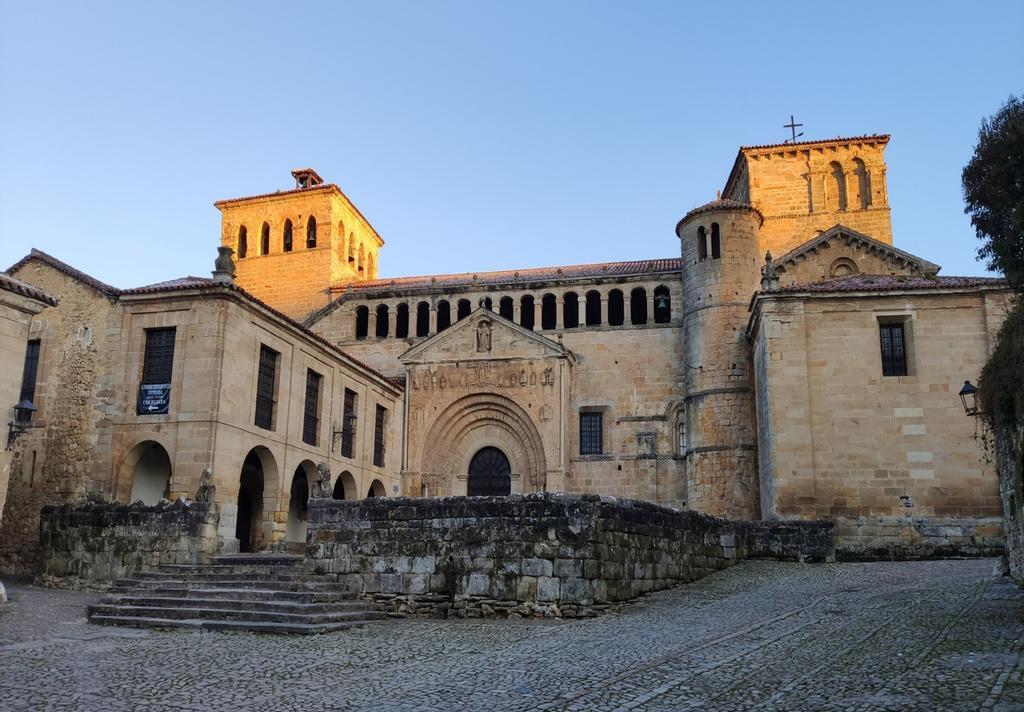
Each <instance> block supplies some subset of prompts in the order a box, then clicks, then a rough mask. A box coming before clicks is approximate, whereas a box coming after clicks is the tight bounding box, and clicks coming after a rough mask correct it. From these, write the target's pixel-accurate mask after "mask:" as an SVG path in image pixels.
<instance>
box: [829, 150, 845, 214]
mask: <svg viewBox="0 0 1024 712" xmlns="http://www.w3.org/2000/svg"><path fill="white" fill-rule="evenodd" d="M828 167H829V168H830V169H831V170H832V180H833V181H834V182H835V191H836V205H837V207H838V208H839V209H840V210H846V205H847V203H846V175H845V174H844V173H843V167H842V166H841V165H839V163H838V162H837V161H832V162H831V163H829V164H828Z"/></svg>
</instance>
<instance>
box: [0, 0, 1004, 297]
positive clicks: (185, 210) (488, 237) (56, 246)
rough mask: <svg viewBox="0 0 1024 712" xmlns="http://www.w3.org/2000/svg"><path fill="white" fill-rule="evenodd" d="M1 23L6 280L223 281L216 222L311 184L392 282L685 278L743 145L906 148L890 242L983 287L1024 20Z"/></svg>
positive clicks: (248, 8) (287, 14) (898, 170)
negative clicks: (546, 274) (356, 224)
mask: <svg viewBox="0 0 1024 712" xmlns="http://www.w3.org/2000/svg"><path fill="white" fill-rule="evenodd" d="M285 8H286V4H284V3H279V2H275V3H234V4H228V3H221V2H203V3H185V2H181V3H161V4H157V3H131V4H128V3H126V4H124V5H112V4H108V3H95V2H88V3H85V2H83V3H73V4H72V3H66V4H64V6H61V7H57V6H51V5H49V4H47V3H42V2H38V3H35V2H33V3H29V2H18V3H11V2H8V1H7V0H0V107H2V108H0V269H2V268H6V267H7V266H9V265H10V264H11V263H13V262H14V261H15V260H17V259H18V258H20V257H21V256H22V255H23V254H25V253H26V252H28V249H29V248H30V247H38V248H40V249H43V250H46V251H48V252H50V253H52V254H54V255H55V256H57V257H60V258H62V259H64V260H66V261H68V262H71V263H72V264H74V265H76V266H78V267H79V268H81V269H84V270H85V271H87V272H89V273H91V274H93V275H95V276H96V277H98V278H100V279H103V280H105V281H108V282H110V283H112V284H114V285H116V286H120V287H131V286H138V285H141V284H146V283H149V282H154V281H158V280H162V279H168V278H172V277H176V276H180V275H183V274H199V275H205V274H208V273H209V270H210V269H212V264H213V258H214V257H215V246H216V244H217V242H218V239H219V225H220V214H219V213H218V212H217V210H216V209H215V208H214V207H213V202H214V200H216V199H219V198H227V197H235V196H240V195H246V194H251V193H259V192H265V191H269V190H276V189H279V188H287V187H289V186H290V185H292V179H291V177H290V176H289V173H288V172H289V170H290V169H291V168H294V167H298V166H306V165H310V166H313V167H315V168H316V169H317V170H318V171H319V172H320V173H321V174H322V175H323V176H324V177H325V178H326V179H327V180H329V181H333V182H336V183H338V184H339V185H340V186H341V187H342V189H343V190H344V191H345V192H346V193H347V194H348V195H349V197H350V198H351V199H352V200H353V201H354V202H355V203H356V204H357V205H358V206H359V207H360V209H361V210H362V211H363V213H364V214H365V215H366V216H367V217H368V218H369V219H370V221H371V222H372V223H373V224H374V226H375V227H376V228H377V230H378V231H379V232H380V234H381V235H382V236H383V237H384V239H385V240H386V241H387V244H386V245H385V247H384V249H383V251H382V252H381V257H380V270H381V274H382V276H398V275H403V274H423V273H434V272H452V271H463V270H477V269H479V270H484V269H495V268H512V267H531V266H546V265H554V264H571V263H577V262H591V261H605V260H624V259H635V258H644V257H663V256H674V255H676V254H678V249H679V248H678V244H677V241H676V238H675V237H674V235H673V227H674V225H675V223H676V221H677V220H678V219H679V218H680V217H681V216H682V215H683V213H685V212H686V211H687V210H688V209H690V208H692V207H694V206H695V205H698V204H701V203H703V202H705V201H707V200H709V199H712V198H714V196H715V190H716V189H719V188H721V187H722V184H723V183H724V181H725V178H726V176H727V174H728V172H729V169H730V167H731V165H732V161H733V159H734V157H735V154H736V149H737V147H738V146H740V145H743V144H758V143H773V142H777V141H781V140H782V139H784V138H785V137H786V130H785V129H783V128H782V126H781V125H782V124H783V123H784V122H785V121H786V120H788V118H789V115H790V113H791V112H792V113H794V114H796V116H797V120H798V121H802V122H803V123H804V124H805V128H804V130H805V131H806V132H807V133H806V138H828V137H834V136H837V135H858V134H863V133H872V132H879V133H891V134H892V141H891V143H890V144H889V149H888V152H887V159H888V165H889V194H890V200H891V203H892V206H893V213H892V217H893V227H894V232H895V240H896V244H897V245H898V246H899V247H901V248H903V249H905V250H908V251H910V252H913V253H915V254H918V255H921V256H923V257H926V258H927V259H930V260H932V261H933V262H938V263H939V264H941V265H942V266H943V273H944V274H981V273H983V271H984V270H983V266H982V265H980V264H979V263H977V262H976V261H975V259H974V251H975V247H976V240H975V237H974V233H973V230H972V229H971V227H970V224H969V222H968V220H967V218H966V217H965V216H964V215H963V203H962V197H961V193H960V171H961V169H962V167H963V165H964V163H965V162H966V161H967V160H968V159H969V158H970V155H971V151H972V149H973V146H974V142H975V139H976V135H977V129H978V125H979V122H980V120H981V118H982V117H983V116H986V115H990V114H992V113H993V112H994V111H995V110H996V109H997V108H998V107H999V105H1000V104H1002V103H1003V101H1004V100H1005V99H1006V98H1007V97H1008V96H1009V95H1010V94H1011V93H1014V94H1020V93H1022V92H1024V41H1022V40H1021V37H1022V32H1024V3H1022V2H1020V0H1013V1H1011V2H1000V3H996V2H977V3H944V2H927V3H924V2H922V3H905V2H892V1H891V0H890V1H889V2H885V3H870V2H860V3H854V4H850V3H823V2H812V3H803V4H788V3H782V2H773V3H767V2H756V3H754V2H751V3H744V2H730V3H701V4H700V5H697V4H696V3H694V4H692V5H691V4H688V3H683V2H630V3H626V2H615V3H611V2H596V1H589V0H588V1H587V2H583V1H575V2H523V1H517V2H505V3H497V2H486V1H474V2H458V3H456V2H437V3H428V2H373V3H359V4H357V3H340V2H337V3H294V4H291V6H290V7H289V8H288V9H285Z"/></svg>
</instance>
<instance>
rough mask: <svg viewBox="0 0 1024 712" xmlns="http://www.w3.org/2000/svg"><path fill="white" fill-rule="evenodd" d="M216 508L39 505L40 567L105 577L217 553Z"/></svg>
mask: <svg viewBox="0 0 1024 712" xmlns="http://www.w3.org/2000/svg"><path fill="white" fill-rule="evenodd" d="M217 518H218V515H217V510H216V508H215V507H212V506H211V505H210V504H208V503H206V502H188V501H184V500H178V501H176V502H162V503H160V504H157V505H154V506H146V505H143V504H141V503H137V504H131V505H125V504H86V505H79V506H72V505H64V506H59V507H53V506H51V507H43V511H42V514H41V517H40V525H39V543H40V551H41V556H40V559H41V564H42V568H41V571H42V573H44V574H48V575H51V576H69V577H76V578H80V579H87V580H92V581H108V580H112V579H116V578H120V577H122V576H127V575H129V574H131V573H134V572H137V571H146V570H150V569H155V568H156V567H158V566H160V565H161V564H195V563H199V562H201V561H202V560H203V559H205V558H206V557H207V556H209V555H212V554H215V553H216V552H217Z"/></svg>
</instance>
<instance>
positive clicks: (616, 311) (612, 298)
mask: <svg viewBox="0 0 1024 712" xmlns="http://www.w3.org/2000/svg"><path fill="white" fill-rule="evenodd" d="M625 320H626V300H625V299H624V298H623V296H622V291H621V290H619V289H613V290H612V291H610V292H608V324H609V325H610V326H622V324H623V322H625Z"/></svg>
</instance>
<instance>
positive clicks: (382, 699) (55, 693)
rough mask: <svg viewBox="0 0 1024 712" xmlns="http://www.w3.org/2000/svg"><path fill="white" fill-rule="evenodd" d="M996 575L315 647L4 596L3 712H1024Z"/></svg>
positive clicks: (868, 570)
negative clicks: (109, 622) (90, 615)
mask: <svg viewBox="0 0 1024 712" xmlns="http://www.w3.org/2000/svg"><path fill="white" fill-rule="evenodd" d="M991 572H992V561H991V560H986V559H976V560H943V561H924V562H912V563H906V562H899V563H870V564H820V565H800V564H784V563H769V562H746V563H743V564H741V565H739V566H737V567H735V568H732V569H729V570H727V571H724V572H722V573H719V574H716V575H713V576H710V577H708V578H706V579H704V580H702V581H699V582H696V583H694V584H690V585H686V586H681V587H678V588H675V589H672V590H669V591H664V592H661V593H658V594H654V595H651V596H648V597H646V598H644V599H642V600H640V601H639V602H637V603H635V604H632V605H627V606H625V607H623V608H621V609H620V610H619V611H617V612H615V613H611V614H608V615H605V616H603V617H600V618H595V619H589V620H577V621H559V622H555V621H546V620H541V621H486V622H485V621H479V620H476V621H474V620H467V621H452V620H447V621H440V620H438V621H433V620H411V619H409V620H391V621H386V622H383V623H377V624H372V625H368V626H367V627H365V628H361V629H357V630H354V631H351V632H347V633H342V634H336V635H323V636H313V637H286V636H268V635H255V634H232V633H193V632H159V631H138V630H129V629H120V628H105V627H95V626H90V625H89V624H87V623H86V622H85V607H86V605H87V604H89V603H91V602H93V601H94V600H96V598H97V596H96V595H95V594H89V593H80V592H69V591H56V590H44V589H39V588H35V587H30V586H26V585H18V584H14V585H11V586H10V587H9V593H10V595H11V602H10V603H9V604H8V605H7V606H5V607H4V608H0V708H3V709H4V710H23V709H55V710H90V709H102V710H110V711H111V712H113V711H115V710H129V709H130V710H205V709H232V710H321V709H324V710H326V709H374V710H433V709H444V710H485V709H503V710H504V709H507V710H532V709H546V710H626V709H636V710H678V709H714V710H733V709H786V710H793V709H842V710H888V709H900V710H909V709H920V710H936V709H963V710H974V709H1002V710H1009V709H1024V658H1022V656H1021V648H1022V646H1024V594H1022V593H1021V592H1020V591H1019V590H1018V589H1017V588H1016V587H1015V586H1014V585H1013V584H1012V583H1011V581H1010V579H1009V578H994V577H993V576H992V575H991Z"/></svg>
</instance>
